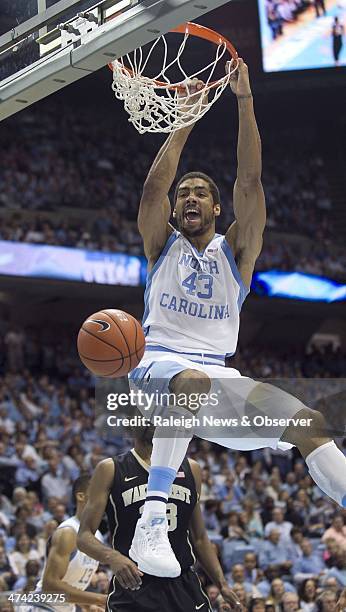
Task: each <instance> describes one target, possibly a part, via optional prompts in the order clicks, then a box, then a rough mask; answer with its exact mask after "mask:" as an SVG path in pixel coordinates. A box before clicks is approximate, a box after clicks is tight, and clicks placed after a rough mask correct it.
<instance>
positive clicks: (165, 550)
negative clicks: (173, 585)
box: [129, 514, 181, 578]
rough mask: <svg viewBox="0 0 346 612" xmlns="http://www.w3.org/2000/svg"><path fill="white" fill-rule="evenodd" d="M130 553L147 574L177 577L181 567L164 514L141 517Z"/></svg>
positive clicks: (160, 576)
mask: <svg viewBox="0 0 346 612" xmlns="http://www.w3.org/2000/svg"><path fill="white" fill-rule="evenodd" d="M129 555H130V557H131V559H132V560H133V561H135V563H137V565H138V567H139V569H140V570H141V571H142V572H144V573H145V574H150V575H151V576H158V577H159V578H177V576H180V574H181V567H180V564H179V563H178V561H177V558H176V556H175V554H174V552H173V550H172V547H171V544H170V541H169V539H168V522H167V518H166V516H164V515H162V514H152V515H151V516H150V518H149V519H148V520H147V521H143V519H142V518H140V519H139V521H138V522H137V525H136V531H135V535H134V536H133V540H132V544H131V548H130V552H129Z"/></svg>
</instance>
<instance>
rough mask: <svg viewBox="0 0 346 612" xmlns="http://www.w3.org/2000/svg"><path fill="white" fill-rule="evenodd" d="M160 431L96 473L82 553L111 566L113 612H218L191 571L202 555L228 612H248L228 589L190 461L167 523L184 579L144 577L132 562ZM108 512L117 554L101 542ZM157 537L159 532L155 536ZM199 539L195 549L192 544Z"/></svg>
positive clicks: (140, 431) (138, 436) (143, 434)
mask: <svg viewBox="0 0 346 612" xmlns="http://www.w3.org/2000/svg"><path fill="white" fill-rule="evenodd" d="M153 431H154V429H153V428H152V427H147V428H145V427H143V428H137V429H134V430H133V433H134V435H135V446H134V449H133V450H132V451H130V452H128V453H126V454H124V455H120V456H118V457H117V458H116V459H114V460H113V459H105V460H104V461H101V462H100V463H99V464H98V466H97V467H96V470H95V473H94V476H93V478H92V481H91V486H90V497H89V500H88V503H87V505H86V507H85V510H84V512H83V516H82V519H81V525H80V531H79V535H78V546H79V548H81V549H82V550H83V551H84V552H85V553H86V554H87V555H90V556H92V557H94V558H95V559H97V560H98V561H100V562H101V563H105V564H107V565H110V567H111V568H112V571H113V573H114V576H113V578H112V581H111V584H110V589H109V596H108V600H107V610H108V611H109V612H147V611H149V610H150V611H151V612H162V610H165V612H196V610H200V611H201V612H208V611H210V609H211V608H210V603H209V600H208V598H207V596H206V594H205V593H204V591H203V590H202V588H201V584H200V581H199V578H198V576H197V574H196V573H195V571H194V570H193V569H192V568H191V566H192V565H193V564H194V562H195V558H194V553H193V550H194V552H195V553H196V557H197V559H198V561H199V562H200V564H201V565H202V567H203V568H204V569H205V571H206V572H207V574H208V575H209V577H210V578H211V580H212V581H213V582H214V583H215V584H216V585H217V586H218V587H219V588H220V591H221V595H222V597H223V600H224V604H223V606H222V607H221V608H220V612H222V610H225V611H226V610H230V609H233V610H234V609H236V610H241V609H242V607H241V605H240V604H239V603H238V602H237V597H236V595H235V594H234V593H233V591H232V590H231V589H230V588H229V586H228V585H227V582H226V579H225V577H224V575H223V572H222V569H221V566H220V563H219V561H218V558H217V555H216V552H215V549H214V547H213V546H212V544H211V543H210V541H209V538H208V535H207V533H206V530H205V527H204V523H203V519H202V514H201V509H200V506H199V502H198V498H199V495H200V491H201V469H200V467H199V465H198V464H197V463H196V462H195V461H192V460H188V459H186V458H185V459H183V462H182V464H181V466H179V471H178V473H177V475H176V478H175V481H174V483H173V486H172V489H171V494H170V497H169V502H168V505H167V516H168V522H169V538H170V542H171V545H172V548H173V551H174V554H175V556H176V558H177V559H179V564H180V567H181V576H180V577H178V578H174V579H171V578H165V579H164V578H157V577H154V576H147V575H143V574H142V572H140V571H139V570H138V568H137V566H136V565H135V564H134V563H133V561H131V560H130V559H129V558H128V551H129V547H130V544H131V540H132V538H133V534H134V532H135V528H136V524H137V520H138V518H139V516H140V514H141V511H142V510H143V504H144V501H145V496H146V488H147V482H148V475H149V466H150V461H151V453H152V437H153ZM105 510H106V512H107V517H108V523H109V527H110V532H111V534H113V536H112V546H113V549H111V548H109V547H108V546H106V545H104V544H101V543H100V542H99V541H98V540H97V539H96V538H95V536H94V533H95V531H96V529H97V527H98V526H99V523H100V521H101V519H102V516H103V513H104V511H105ZM153 537H155V532H154V533H153ZM190 538H191V542H190Z"/></svg>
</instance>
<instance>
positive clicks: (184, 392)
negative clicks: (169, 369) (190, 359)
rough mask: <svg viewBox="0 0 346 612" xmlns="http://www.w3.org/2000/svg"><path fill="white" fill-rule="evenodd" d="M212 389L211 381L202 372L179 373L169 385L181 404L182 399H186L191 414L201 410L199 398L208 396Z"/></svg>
mask: <svg viewBox="0 0 346 612" xmlns="http://www.w3.org/2000/svg"><path fill="white" fill-rule="evenodd" d="M210 388H211V380H210V378H209V376H208V374H205V372H201V371H200V370H193V369H187V370H183V372H179V374H176V376H174V377H173V378H172V379H171V381H170V383H169V390H170V391H171V393H174V394H175V396H176V397H177V398H179V403H180V402H181V400H182V398H183V397H184V396H185V397H186V406H185V407H186V409H187V410H190V411H191V412H197V411H198V410H199V405H198V398H199V396H200V395H206V394H208V393H209V391H210Z"/></svg>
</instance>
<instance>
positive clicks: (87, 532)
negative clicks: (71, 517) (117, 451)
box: [77, 459, 143, 590]
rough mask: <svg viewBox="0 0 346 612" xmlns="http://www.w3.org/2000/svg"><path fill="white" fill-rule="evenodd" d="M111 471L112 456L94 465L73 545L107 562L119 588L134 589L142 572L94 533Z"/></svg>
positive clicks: (105, 499)
mask: <svg viewBox="0 0 346 612" xmlns="http://www.w3.org/2000/svg"><path fill="white" fill-rule="evenodd" d="M114 474H115V466H114V462H113V460H112V459H104V460H103V461H101V462H100V463H99V464H98V465H97V466H96V469H95V472H94V474H93V477H92V479H91V482H90V485H89V494H88V501H87V504H86V506H85V508H84V510H83V513H82V517H81V521H80V528H79V532H78V537H77V546H78V548H79V550H81V551H82V552H84V553H85V554H86V555H88V556H89V557H92V558H93V559H96V560H97V561H99V562H100V563H103V564H105V565H109V566H110V568H111V570H112V572H113V574H114V575H115V576H116V578H117V580H118V582H119V584H120V585H121V586H122V587H123V588H125V589H131V590H135V589H138V588H139V587H140V585H141V583H142V581H141V576H143V574H142V572H140V571H139V569H138V567H137V566H136V565H135V563H133V562H132V561H131V559H128V558H127V557H125V556H124V555H122V554H121V553H119V552H118V551H117V550H114V549H113V548H110V547H109V546H106V544H102V542H100V541H99V540H98V539H97V538H96V537H95V533H96V531H97V529H98V527H99V525H100V523H101V520H102V517H103V514H104V512H105V509H106V506H107V501H108V497H109V492H110V490H111V486H112V483H113V480H114Z"/></svg>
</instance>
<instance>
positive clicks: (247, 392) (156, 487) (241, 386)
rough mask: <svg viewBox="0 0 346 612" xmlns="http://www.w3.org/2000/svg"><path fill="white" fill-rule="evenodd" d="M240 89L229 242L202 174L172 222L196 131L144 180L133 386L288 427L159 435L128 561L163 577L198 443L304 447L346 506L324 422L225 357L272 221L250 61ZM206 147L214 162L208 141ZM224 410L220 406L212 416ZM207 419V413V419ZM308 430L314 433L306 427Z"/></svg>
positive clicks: (185, 132)
mask: <svg viewBox="0 0 346 612" xmlns="http://www.w3.org/2000/svg"><path fill="white" fill-rule="evenodd" d="M230 86H231V89H232V91H233V93H234V94H235V95H236V97H237V100H238V109H239V134H238V150H237V156H238V168H237V178H236V182H235V185H234V192H233V208H234V215H235V222H234V223H233V224H232V225H231V226H230V227H229V228H228V230H227V232H226V234H225V236H221V235H218V234H215V218H216V217H218V216H219V215H220V213H221V204H220V197H219V191H218V188H217V186H216V185H215V183H214V181H213V180H212V179H211V178H210V177H209V176H206V175H204V174H202V173H200V172H192V173H190V174H187V175H185V176H183V177H182V178H181V179H180V180H179V181H178V184H177V187H176V191H175V198H174V209H173V217H174V218H175V220H176V222H177V226H178V230H179V231H177V230H175V229H174V228H173V227H172V225H170V223H169V219H170V216H171V207H170V202H169V199H168V195H167V194H168V192H169V189H170V187H171V185H172V183H173V181H174V178H175V175H176V171H177V166H178V162H179V158H180V155H181V152H182V150H183V147H184V145H185V143H186V140H187V138H188V136H189V133H190V131H191V129H192V128H191V127H187V128H183V129H181V130H179V131H177V132H174V133H173V134H171V135H170V136H169V137H168V139H167V140H166V142H165V143H164V145H163V147H162V149H161V150H160V152H159V154H158V156H157V157H156V159H155V161H154V163H153V165H152V168H151V169H150V171H149V174H148V177H147V179H146V181H145V184H144V188H143V194H142V199H141V202H140V208H139V216H138V225H139V231H140V233H141V235H142V238H143V241H144V250H145V254H146V256H147V259H148V265H149V271H150V273H149V276H148V279H147V287H146V291H145V311H144V318H143V327H144V330H145V334H146V351H145V354H144V357H143V359H142V361H141V362H140V364H139V366H138V367H137V368H136V369H135V370H133V371H132V372H131V373H130V385H131V387H132V388H133V389H134V390H136V389H137V390H138V389H140V390H141V391H142V392H145V393H149V394H150V393H154V394H155V393H156V394H160V393H166V394H168V393H171V394H173V395H175V397H179V398H181V397H184V396H185V398H186V404H185V406H184V407H182V406H180V405H178V404H177V405H175V406H169V407H166V406H165V405H164V401H163V402H162V405H160V404H159V405H158V406H156V407H155V410H156V411H158V410H161V414H163V415H173V416H175V415H178V416H180V417H181V415H183V416H184V415H186V417H191V412H192V405H191V403H190V401H189V398H190V397H192V395H195V394H196V393H199V394H201V393H209V391H210V390H211V389H212V390H213V388H214V387H215V385H216V389H218V388H221V390H222V393H223V394H224V397H225V398H226V400H227V401H223V405H221V407H220V406H218V407H217V409H218V410H223V411H224V415H225V414H227V415H228V416H236V417H238V419H239V420H242V417H244V415H245V416H246V415H247V414H251V415H256V412H257V414H262V415H265V416H266V417H267V418H269V417H271V418H274V417H280V422H279V423H278V426H277V427H276V428H275V430H271V431H270V432H269V433H268V428H267V427H265V426H263V428H261V427H256V430H255V431H254V428H253V427H252V432H251V429H250V430H249V429H247V431H246V429H245V428H241V427H238V429H237V428H235V429H234V428H233V427H232V428H231V429H230V431H229V438H222V437H220V438H218V437H217V434H215V433H213V434H212V435H209V434H208V432H205V431H204V433H203V432H201V433H200V432H198V431H196V430H194V431H192V430H186V431H185V434H184V435H182V432H181V429H180V430H179V428H177V429H175V430H174V429H173V428H171V430H170V432H169V435H167V436H166V437H162V430H161V431H160V432H159V433H158V431H157V430H156V432H155V436H154V439H153V453H152V460H151V468H150V474H149V481H148V491H147V498H146V502H145V505H144V511H143V514H142V517H141V518H140V519H139V521H138V523H137V528H136V532H135V535H134V539H133V541H132V545H131V548H130V551H129V554H130V557H131V558H132V559H133V560H134V561H135V562H136V563H137V564H138V567H139V569H140V570H141V571H143V572H145V573H148V574H153V575H155V576H162V577H164V576H171V577H174V576H178V575H179V574H180V565H179V562H178V560H177V559H176V557H175V555H174V553H173V551H172V549H171V546H170V543H169V540H168V537H167V529H168V524H167V518H166V506H167V498H168V494H169V491H170V487H171V485H172V482H173V481H174V479H175V478H176V475H177V471H178V468H179V466H180V465H181V462H182V461H183V458H184V456H185V454H186V450H187V446H188V444H189V440H190V438H191V436H192V435H193V433H194V434H195V435H199V436H200V437H204V438H205V439H208V440H211V441H218V442H219V444H222V445H223V446H225V447H228V448H233V449H238V450H251V449H255V448H263V447H266V446H268V447H272V448H277V447H278V445H280V447H281V448H283V447H284V448H287V447H289V446H290V445H295V446H297V447H298V449H299V451H300V452H301V454H302V455H303V457H304V458H305V460H306V463H307V466H308V469H309V473H310V474H311V476H312V478H313V479H314V481H315V482H316V484H317V485H318V486H319V487H320V488H321V489H322V490H323V491H324V492H325V493H327V494H328V495H329V496H330V497H331V498H332V499H334V500H335V501H336V502H337V503H338V504H340V505H342V506H344V507H345V506H346V458H345V457H344V455H343V454H342V452H341V451H340V450H339V449H338V448H337V446H336V444H335V443H334V442H333V441H332V440H331V439H330V438H329V437H328V435H327V431H326V424H325V421H324V418H323V416H322V414H321V413H319V412H315V411H312V410H310V409H309V408H307V407H306V406H305V405H304V404H303V403H302V402H301V401H299V400H298V399H296V398H295V397H293V396H291V395H289V394H288V393H285V392H284V391H281V390H280V389H278V388H276V387H274V386H272V385H269V384H263V383H258V382H256V381H254V380H251V379H249V378H245V377H241V375H240V374H239V372H238V371H237V370H234V369H232V368H226V367H224V364H225V357H226V356H227V355H228V354H233V353H234V352H235V350H236V346H237V339H238V330H239V310H240V308H241V305H242V303H243V301H244V299H245V297H246V295H247V294H248V292H249V287H250V283H251V277H252V273H253V270H254V266H255V262H256V259H257V257H258V256H259V254H260V252H261V248H262V234H263V230H264V227H265V218H266V213H265V199H264V194H263V188H262V184H261V142H260V137H259V133H258V129H257V124H256V119H255V115H254V108H253V99H252V94H251V88H250V82H249V76H248V68H247V66H246V64H245V63H244V61H243V60H242V59H240V60H239V67H238V70H237V71H236V72H235V73H234V74H233V76H232V77H231V81H230ZM190 87H191V88H192V87H194V89H193V90H191V93H194V94H195V95H198V90H199V88H200V87H201V85H200V84H199V83H198V82H193V83H191V84H190ZM200 146H201V147H202V148H203V147H204V148H205V152H206V155H208V140H207V137H206V138H205V140H204V141H203V139H202V140H201V142H200ZM232 393H233V395H232ZM163 397H165V396H163ZM199 397H201V396H199ZM190 405H191V407H190ZM204 410H205V409H204ZM215 410H216V408H214V407H210V408H209V415H210V414H212V413H213V412H214V411H215ZM202 412H203V408H202V407H201V402H199V413H198V414H199V415H200V414H202ZM156 413H157V412H156ZM145 414H146V416H147V417H148V416H152V414H150V413H148V412H145ZM294 417H295V418H294ZM297 418H299V423H300V424H301V427H298V426H297ZM308 419H310V421H308ZM304 420H305V421H304ZM181 421H182V419H181ZM307 423H309V425H310V426H309V427H308V428H307V427H306V426H304V425H306V424H307ZM182 428H183V429H184V426H183V425H182ZM159 429H161V428H159ZM249 431H250V434H249V433H248V432H249ZM244 432H246V433H244ZM251 436H252V437H251ZM283 443H285V444H283ZM159 531H160V534H161V536H160V537H158V532H159Z"/></svg>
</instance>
